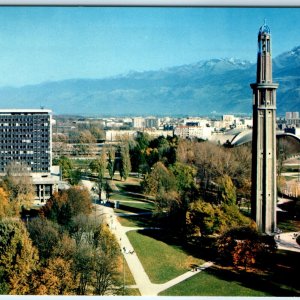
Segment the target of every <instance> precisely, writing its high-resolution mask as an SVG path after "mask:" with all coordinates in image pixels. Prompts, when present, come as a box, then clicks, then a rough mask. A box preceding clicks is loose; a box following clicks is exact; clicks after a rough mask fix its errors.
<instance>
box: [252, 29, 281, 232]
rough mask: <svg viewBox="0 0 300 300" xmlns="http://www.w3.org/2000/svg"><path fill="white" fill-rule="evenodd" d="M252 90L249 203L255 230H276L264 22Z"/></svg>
mask: <svg viewBox="0 0 300 300" xmlns="http://www.w3.org/2000/svg"><path fill="white" fill-rule="evenodd" d="M251 88H252V90H253V138H252V205H251V213H252V217H253V219H254V220H255V221H256V224H257V227H258V230H259V231H260V232H262V233H264V234H269V235H271V234H274V233H275V232H276V205H277V185H276V89H277V88H278V84H276V83H273V82H272V54H271V33H270V28H269V27H268V26H267V25H266V23H265V24H264V25H263V26H261V27H260V29H259V33H258V55H257V74H256V83H252V84H251Z"/></svg>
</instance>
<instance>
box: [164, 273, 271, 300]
mask: <svg viewBox="0 0 300 300" xmlns="http://www.w3.org/2000/svg"><path fill="white" fill-rule="evenodd" d="M159 295H160V296H252V297H256V296H265V297H266V296H271V295H270V294H268V293H265V292H262V291H256V290H253V289H251V288H248V287H246V286H243V285H242V284H241V283H240V282H238V281H232V280H225V279H220V278H218V277H217V276H216V275H214V274H210V273H209V271H208V270H205V271H202V272H201V273H199V274H197V275H195V276H193V277H192V278H190V279H188V280H185V281H183V282H181V283H180V284H177V285H175V286H173V287H171V288H170V289H168V290H165V291H163V292H162V293H160V294H159Z"/></svg>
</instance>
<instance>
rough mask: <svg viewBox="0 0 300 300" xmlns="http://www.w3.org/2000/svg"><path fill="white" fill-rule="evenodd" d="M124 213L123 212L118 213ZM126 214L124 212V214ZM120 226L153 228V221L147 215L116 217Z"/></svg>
mask: <svg viewBox="0 0 300 300" xmlns="http://www.w3.org/2000/svg"><path fill="white" fill-rule="evenodd" d="M119 212H125V211H121V210H120V211H119ZM125 213H126V212H125ZM118 220H119V221H120V223H121V225H122V226H126V227H153V226H155V224H154V221H153V220H152V219H151V216H149V215H141V216H128V217H118Z"/></svg>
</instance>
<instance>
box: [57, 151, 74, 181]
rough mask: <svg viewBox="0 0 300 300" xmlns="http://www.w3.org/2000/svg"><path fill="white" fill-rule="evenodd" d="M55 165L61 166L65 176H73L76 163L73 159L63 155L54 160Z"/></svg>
mask: <svg viewBox="0 0 300 300" xmlns="http://www.w3.org/2000/svg"><path fill="white" fill-rule="evenodd" d="M53 165H58V166H60V168H61V172H62V177H63V178H70V177H71V175H72V174H71V173H72V171H73V169H74V164H73V162H72V160H71V159H69V158H68V157H66V156H61V157H60V158H59V159H54V160H53Z"/></svg>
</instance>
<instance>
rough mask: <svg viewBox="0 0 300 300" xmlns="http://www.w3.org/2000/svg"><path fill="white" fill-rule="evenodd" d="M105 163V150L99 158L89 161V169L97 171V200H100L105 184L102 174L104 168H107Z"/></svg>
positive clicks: (103, 174)
mask: <svg viewBox="0 0 300 300" xmlns="http://www.w3.org/2000/svg"><path fill="white" fill-rule="evenodd" d="M107 165H108V163H107V158H106V153H105V151H102V153H101V156H100V158H99V159H97V160H93V161H92V162H91V163H90V168H91V170H92V171H93V172H96V173H97V179H96V183H95V187H96V190H97V192H98V195H99V201H101V194H102V190H103V189H104V186H105V181H104V176H105V170H106V169H107Z"/></svg>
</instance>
